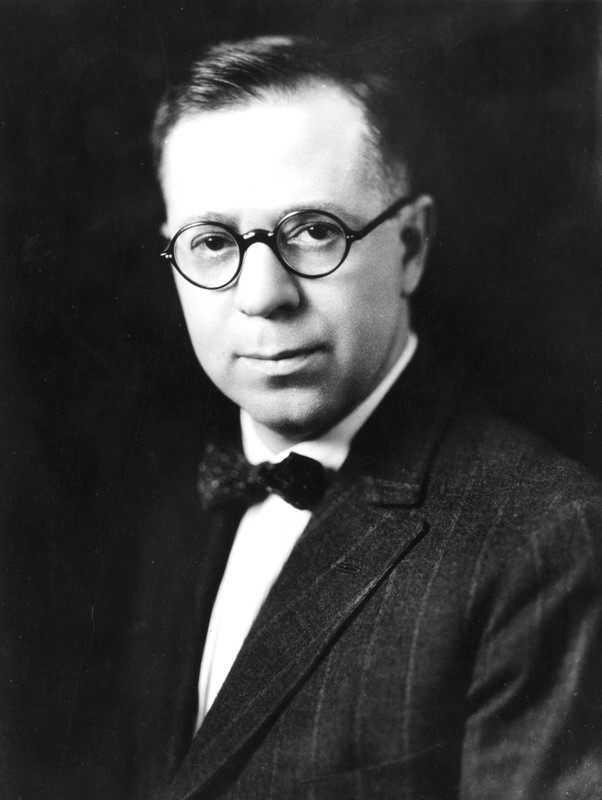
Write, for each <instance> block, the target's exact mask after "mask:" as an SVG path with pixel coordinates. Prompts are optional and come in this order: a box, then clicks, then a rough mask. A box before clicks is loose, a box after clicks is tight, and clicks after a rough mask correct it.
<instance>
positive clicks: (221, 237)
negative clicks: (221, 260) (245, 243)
mask: <svg viewBox="0 0 602 800" xmlns="http://www.w3.org/2000/svg"><path fill="white" fill-rule="evenodd" d="M189 247H190V250H191V251H194V252H196V253H197V254H198V255H204V256H208V257H209V256H211V255H212V254H214V253H215V254H216V255H219V254H222V255H223V254H225V253H226V252H231V251H232V249H236V247H237V245H236V242H235V241H234V239H233V238H232V237H231V236H230V235H229V234H228V233H227V232H226V231H221V230H205V231H201V232H200V233H197V235H196V236H194V237H193V238H192V239H191V240H190V245H189Z"/></svg>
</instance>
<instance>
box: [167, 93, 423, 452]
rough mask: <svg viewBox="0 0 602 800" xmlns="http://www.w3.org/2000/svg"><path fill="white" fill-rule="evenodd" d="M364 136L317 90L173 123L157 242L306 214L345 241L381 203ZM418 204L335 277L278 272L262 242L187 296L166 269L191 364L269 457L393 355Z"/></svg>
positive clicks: (364, 391) (409, 285) (350, 114)
mask: <svg viewBox="0 0 602 800" xmlns="http://www.w3.org/2000/svg"><path fill="white" fill-rule="evenodd" d="M366 135H367V129H366V125H365V122H364V119H363V115H362V112H361V110H360V109H359V107H358V106H357V105H356V104H355V103H354V101H353V100H352V99H351V98H350V97H348V96H347V95H346V94H345V93H344V92H343V91H342V90H341V89H339V88H337V87H335V86H328V85H327V86H319V85H316V86H310V87H307V88H306V89H304V90H302V91H301V90H300V91H298V92H296V93H294V94H292V95H288V96H280V95H274V96H271V95H270V96H268V97H267V98H266V99H262V100H257V101H253V102H251V103H249V104H248V105H244V106H238V107H235V108H232V109H226V110H220V111H211V112H205V113H198V114H196V115H193V116H190V117H187V118H184V119H182V120H180V121H179V122H178V123H177V124H176V125H175V126H174V128H173V129H172V131H171V132H170V134H169V136H168V138H167V141H166V144H165V151H164V159H163V173H162V184H163V191H164V196H165V203H166V209H167V220H166V226H165V232H166V235H167V236H169V237H172V236H173V235H174V234H175V233H176V232H177V231H178V230H179V229H180V228H181V227H182V226H183V225H185V224H186V223H188V222H193V221H198V220H203V219H207V218H209V219H211V220H213V221H219V222H223V223H226V224H228V225H230V226H232V227H234V228H235V229H236V230H238V231H239V232H241V233H245V232H246V231H249V230H251V229H254V228H266V229H268V230H272V229H273V228H274V227H275V226H276V224H277V223H278V222H279V220H280V219H281V218H282V217H283V216H284V215H285V214H287V213H289V212H291V211H297V210H301V209H308V208H311V209H322V210H327V211H330V212H332V213H334V214H336V215H337V216H338V217H339V218H340V219H342V220H343V221H344V222H345V223H347V224H348V225H349V226H350V227H351V228H353V229H359V228H361V227H362V226H364V225H365V224H366V223H367V222H369V221H370V220H371V219H373V218H374V217H376V215H377V214H379V213H380V212H381V211H383V210H384V209H385V208H386V206H387V205H389V203H390V202H391V198H390V196H389V197H387V196H385V194H384V193H383V190H382V187H381V185H380V183H379V181H378V180H377V178H376V166H375V163H374V158H373V156H371V155H370V151H369V149H368V148H367V145H366ZM400 193H403V187H402V191H401V192H400ZM425 201H427V199H426V198H422V200H421V201H418V202H417V203H416V204H414V205H412V206H410V207H408V208H406V209H404V210H403V211H401V212H400V213H399V214H398V215H397V216H396V217H395V218H394V219H392V220H390V221H388V222H385V223H384V224H382V225H381V226H380V227H378V228H377V229H376V230H374V231H373V232H371V233H370V234H369V235H368V236H367V237H366V238H365V239H363V240H361V241H359V242H356V243H354V244H353V246H352V247H351V250H350V252H349V255H348V256H347V259H346V260H345V261H344V262H343V264H342V266H341V267H339V269H338V270H336V271H335V272H334V273H332V274H331V275H328V276H327V277H323V278H320V279H317V280H311V279H307V278H303V277H299V276H297V275H293V274H291V273H289V272H287V271H286V270H285V268H284V267H283V266H282V264H281V263H280V262H279V261H278V259H277V258H276V256H275V254H274V253H273V252H272V251H271V250H270V249H269V247H268V246H266V245H265V244H262V243H255V244H253V245H252V246H251V247H250V248H249V250H248V251H247V253H246V255H245V260H244V265H243V269H242V272H241V274H240V276H239V278H238V280H237V281H236V283H234V284H233V285H231V286H228V287H226V288H224V289H220V290H213V291H210V290H207V289H201V288H198V287H196V286H194V285H193V284H191V283H189V282H188V281H186V280H185V279H184V278H183V277H182V276H181V275H179V274H178V273H176V272H175V271H174V274H175V279H176V285H177V289H178V292H179V296H180V300H181V302H182V306H183V310H184V315H185V318H186V323H187V326H188V330H189V333H190V337H191V340H192V344H193V346H194V349H195V352H196V355H197V357H198V359H199V362H200V363H201V365H202V367H203V369H204V370H205V371H206V373H207V375H208V376H209V378H210V379H211V380H212V381H213V382H214V383H215V384H216V386H217V387H218V388H219V389H220V390H221V391H222V392H223V393H224V394H225V395H227V396H228V397H229V398H230V399H231V400H233V401H234V402H235V403H236V404H237V405H239V406H240V407H241V408H243V409H245V410H246V411H247V412H248V413H249V414H250V415H251V417H252V418H253V419H254V420H255V421H256V422H257V423H258V430H259V432H260V434H261V435H262V437H263V438H264V441H266V443H267V444H268V445H269V446H271V447H272V448H273V449H275V450H278V449H280V448H282V447H284V446H286V445H287V444H291V443H293V442H295V441H300V440H303V439H308V438H311V437H313V436H315V435H316V434H319V433H320V432H322V431H323V430H325V429H327V428H329V427H330V426H331V425H333V424H335V423H336V422H337V421H338V420H340V419H341V418H342V417H343V416H345V414H347V413H348V412H349V411H350V410H352V409H353V408H354V407H355V406H357V405H358V404H359V403H360V402H361V401H362V400H363V399H364V398H365V397H366V396H367V395H368V394H369V393H370V392H371V391H372V389H373V388H374V387H375V386H376V385H377V383H378V382H379V381H380V379H381V378H382V377H383V376H384V375H385V374H386V372H387V371H388V370H389V368H390V367H391V366H392V364H393V363H394V362H395V360H396V359H397V357H398V356H399V355H400V353H401V351H402V350H403V347H404V345H405V342H406V339H407V334H408V308H407V301H406V299H405V295H407V294H409V293H410V292H411V291H412V290H413V289H414V288H415V286H416V285H417V283H418V280H419V278H420V272H421V269H422V261H423V255H422V256H421V255H420V253H418V254H411V253H409V252H407V250H406V248H405V246H404V244H403V241H402V237H401V231H402V230H403V228H404V227H405V226H407V225H408V224H410V223H411V224H412V226H413V227H418V228H419V229H420V228H421V226H422V224H423V218H424V216H425V214H426V211H425V210H424V207H423V206H424V205H425ZM427 202H428V201H427Z"/></svg>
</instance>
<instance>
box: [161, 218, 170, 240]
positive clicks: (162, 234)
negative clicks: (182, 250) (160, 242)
mask: <svg viewBox="0 0 602 800" xmlns="http://www.w3.org/2000/svg"><path fill="white" fill-rule="evenodd" d="M159 230H160V231H161V236H164V237H165V238H166V239H167V240H168V241H169V238H170V237H169V235H168V233H167V220H165V222H164V223H163V225H161V227H160V228H159Z"/></svg>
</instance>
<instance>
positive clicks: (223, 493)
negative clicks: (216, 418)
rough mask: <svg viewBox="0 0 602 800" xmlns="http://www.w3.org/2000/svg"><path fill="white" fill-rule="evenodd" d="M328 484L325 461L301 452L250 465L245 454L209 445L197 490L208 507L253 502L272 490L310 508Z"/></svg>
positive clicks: (264, 496) (288, 500)
mask: <svg viewBox="0 0 602 800" xmlns="http://www.w3.org/2000/svg"><path fill="white" fill-rule="evenodd" d="M327 486H328V480H327V476H326V471H325V469H324V467H323V466H322V464H320V462H319V461H315V460H314V459H313V458H308V457H307V456H301V455H299V454H298V453H291V454H290V455H289V456H287V457H286V458H285V459H284V461H280V462H279V463H278V464H271V463H270V462H269V461H266V462H264V463H262V464H256V465H255V464H249V462H248V461H247V460H246V458H245V457H244V455H243V454H242V453H237V452H228V451H222V450H220V449H219V448H218V447H216V445H214V444H209V445H207V447H206V448H205V452H204V455H203V460H202V461H201V463H200V464H199V475H198V490H199V494H200V497H201V505H202V507H203V509H205V510H207V509H210V508H216V507H218V506H220V505H222V506H223V505H225V504H227V503H229V502H231V501H234V500H244V501H245V502H246V503H247V504H248V505H252V504H253V503H258V502H259V501H261V500H264V499H265V498H266V497H267V495H268V494H270V493H274V494H277V495H280V497H282V498H283V500H286V502H287V503H290V504H291V505H292V506H294V507H295V508H303V509H311V508H312V507H313V506H315V505H316V503H317V502H318V501H319V500H320V499H321V498H322V495H323V494H324V492H325V491H326V487H327Z"/></svg>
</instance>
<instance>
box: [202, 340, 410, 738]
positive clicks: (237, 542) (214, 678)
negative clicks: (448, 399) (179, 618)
mask: <svg viewBox="0 0 602 800" xmlns="http://www.w3.org/2000/svg"><path fill="white" fill-rule="evenodd" d="M416 346H417V338H416V336H415V334H414V333H410V335H409V337H408V341H407V343H406V346H405V348H404V351H403V353H402V354H401V355H400V357H399V359H398V360H397V362H396V363H395V364H394V366H393V367H392V369H391V370H390V371H389V372H388V373H387V375H386V376H385V377H384V378H383V380H382V381H381V382H380V383H379V384H378V386H377V387H376V388H375V389H374V391H373V392H372V393H371V394H370V395H368V397H367V398H366V399H365V400H363V401H362V403H360V405H359V406H357V408H355V409H354V410H353V411H352V412H351V413H350V414H348V415H347V416H346V417H345V418H344V419H343V420H341V422H339V423H338V424H337V425H335V426H334V427H333V428H331V429H330V430H329V431H327V432H326V433H325V434H324V435H323V436H321V437H320V438H319V439H313V440H311V441H307V442H300V443H299V444H296V445H294V446H293V447H290V448H287V449H286V450H283V451H281V452H280V453H273V452H272V451H271V450H269V449H268V448H267V447H266V446H265V444H263V442H262V441H261V439H260V438H259V436H258V434H257V431H256V428H255V424H254V422H253V420H252V419H251V417H250V416H249V415H248V414H247V413H246V412H244V411H241V414H240V422H241V429H242V443H243V449H244V452H245V456H246V457H247V459H248V460H249V461H250V462H251V463H252V464H259V463H261V462H262V461H271V462H272V463H277V462H279V461H282V460H283V459H285V458H286V457H287V456H288V455H289V453H290V452H291V451H293V450H294V451H295V452H296V453H299V454H300V455H304V456H309V457H310V458H315V459H316V460H317V461H320V462H321V463H322V465H323V466H324V467H325V468H326V469H328V470H334V471H336V470H338V469H339V468H340V467H341V466H342V464H343V462H344V461H345V459H346V458H347V454H348V453H349V448H350V446H351V441H352V439H353V437H354V436H355V434H356V433H357V432H358V431H359V429H360V428H361V427H362V425H363V424H364V423H365V422H366V420H367V419H368V417H369V416H370V415H371V414H372V412H373V411H374V409H375V408H376V407H377V405H378V404H379V403H380V402H381V400H382V399H383V397H384V396H385V394H386V393H387V392H388V391H389V389H390V388H391V386H392V385H393V384H394V383H395V381H396V380H397V378H398V377H399V376H400V375H401V373H402V372H403V370H404V369H405V368H406V366H407V365H408V364H409V362H410V359H411V358H412V356H413V355H414V352H415V350H416ZM310 516H311V512H310V511H307V510H303V509H298V508H294V507H293V506H291V505H289V503H287V502H286V501H285V500H283V499H282V498H281V497H279V496H278V495H276V494H270V495H268V496H267V498H266V499H265V500H263V501H262V502H260V503H256V504H255V505H253V506H251V507H250V508H249V509H248V510H247V512H246V513H245V514H244V516H243V518H242V520H241V522H240V525H239V527H238V531H237V532H236V537H235V539H234V543H233V545H232V549H231V551H230V556H229V558H228V563H227V565H226V570H225V572H224V576H223V578H222V582H221V584H220V587H219V591H218V593H217V596H216V598H215V603H214V605H213V611H212V613H211V619H210V622H209V629H208V632H207V639H206V641H205V649H204V651H203V658H202V661H201V672H200V678H199V710H198V717H197V724H196V730H198V728H199V727H200V725H201V723H202V721H203V719H204V718H205V715H206V714H207V712H208V711H209V709H210V708H211V706H212V705H213V701H214V700H215V698H216V696H217V693H218V692H219V690H220V688H221V686H222V684H223V682H224V680H225V679H226V676H227V675H228V673H229V672H230V668H231V667H232V664H233V663H234V661H235V659H236V656H237V655H238V653H239V651H240V648H241V647H242V644H243V642H244V640H245V638H246V636H247V634H248V632H249V630H250V628H251V625H252V624H253V621H254V620H255V617H256V616H257V614H258V612H259V609H260V608H261V606H262V604H263V602H264V600H265V599H266V597H267V595H268V592H269V591H270V589H271V588H272V586H273V584H274V582H275V581H276V578H277V577H278V575H279V574H280V571H281V570H282V567H283V566H284V564H285V562H286V560H287V559H288V557H289V555H290V554H291V551H292V549H293V547H294V546H295V544H296V543H297V540H298V539H299V537H300V536H301V534H302V533H303V530H304V529H305V527H306V526H307V523H308V521H309V518H310Z"/></svg>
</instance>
